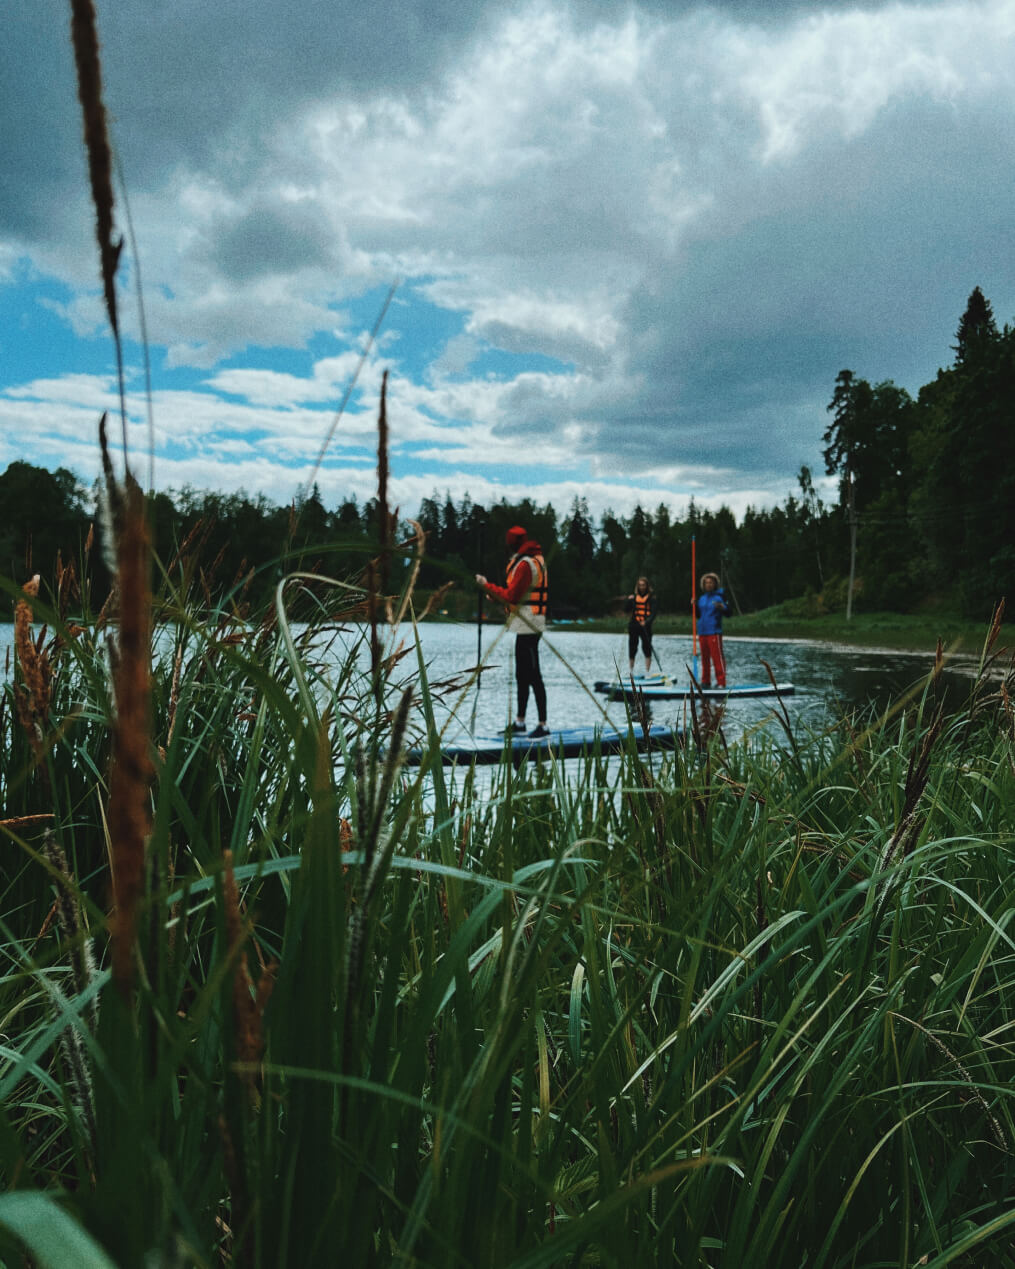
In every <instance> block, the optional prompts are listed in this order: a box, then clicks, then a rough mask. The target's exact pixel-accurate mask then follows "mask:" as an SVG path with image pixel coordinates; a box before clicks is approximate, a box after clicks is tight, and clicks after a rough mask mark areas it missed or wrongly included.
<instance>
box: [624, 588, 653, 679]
mask: <svg viewBox="0 0 1015 1269" xmlns="http://www.w3.org/2000/svg"><path fill="white" fill-rule="evenodd" d="M656 606H657V605H656V597H655V592H654V591H653V590H652V587H651V586H650V584H649V580H648V578H647V577H639V578H638V580H637V582H636V583H635V587H634V592H633V593H632V594H630V595H628V597H627V600H626V602H625V604H624V611H625V612H629V613H630V614H631V620H630V621H629V622H628V623H627V657H628V660H629V661H630V663H631V674H632V676H633V675H634V658H635V656H636V655H637V652H638V644H639V643H640V644H641V650H642V652H644V653H645V673H646V674H651V673H652V623H653V622H654V621H655V619H656Z"/></svg>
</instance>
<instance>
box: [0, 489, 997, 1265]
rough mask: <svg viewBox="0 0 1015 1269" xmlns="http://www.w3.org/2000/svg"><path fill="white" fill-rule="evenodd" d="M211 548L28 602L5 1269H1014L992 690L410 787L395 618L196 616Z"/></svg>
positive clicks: (425, 694) (3, 747)
mask: <svg viewBox="0 0 1015 1269" xmlns="http://www.w3.org/2000/svg"><path fill="white" fill-rule="evenodd" d="M133 496H134V495H129V496H127V497H125V501H124V503H123V506H122V508H121V513H120V514H122V515H123V516H124V517H125V519H124V524H126V523H128V522H129V523H130V524H131V526H132V527H131V530H130V540H131V541H133V542H139V543H141V544H142V545H141V548H140V549H141V550H142V552H143V550H144V547H143V543H144V541H145V537H144V533H143V531H142V530H143V524H142V525H140V526H139V525H138V524H137V523H136V522H134V521H130V519H129V517H130V516H131V515H132V514H134V513H133V512H132V511H131V510H130V507H131V499H132V498H133ZM135 509H136V508H135ZM114 519H115V517H114ZM114 532H115V530H114ZM197 549H198V548H197V547H193V546H187V544H184V548H183V549H182V550H181V553H180V555H179V556H178V557H177V559H176V560H175V561H172V562H171V567H170V568H167V569H166V570H165V572H164V573H163V577H164V581H163V583H162V584H161V585H160V586H159V587H158V588H157V590H156V593H155V595H154V597H152V596H151V595H150V593H149V592H148V590H147V583H146V579H147V571H146V568H145V565H144V561H143V559H142V560H141V561H140V562H139V561H137V560H135V561H131V560H130V559H129V558H121V559H120V561H119V565H118V568H119V577H120V588H119V589H120V594H119V598H118V601H117V602H116V603H115V604H113V605H112V606H110V607H107V608H106V609H105V610H104V612H103V613H102V614H101V616H93V615H90V614H89V613H88V612H82V613H77V614H76V616H77V618H78V620H77V622H76V625H75V630H74V633H71V627H70V625H69V624H68V622H67V621H66V620H61V617H60V613H59V610H58V606H57V605H56V604H55V603H54V601H53V599H52V598H51V599H49V600H47V599H46V598H45V597H43V596H39V595H35V594H31V595H27V596H24V597H22V598H21V599H20V601H19V605H18V610H19V615H18V625H17V627H16V631H17V639H16V648H17V652H16V658H17V659H16V664H15V667H14V669H15V674H14V678H13V681H12V682H8V684H7V686H6V689H5V708H4V712H3V715H2V724H0V725H2V727H3V735H2V736H0V741H2V744H0V789H2V793H3V799H4V800H3V806H4V825H3V827H4V829H5V836H6V847H5V850H6V854H7V863H6V865H5V868H4V878H5V880H4V883H3V886H4V890H3V901H2V911H3V914H4V915H3V924H2V938H3V943H2V948H0V952H2V960H0V1032H2V1034H3V1036H4V1044H3V1047H2V1049H0V1099H2V1101H0V1111H2V1117H0V1128H2V1130H0V1172H2V1176H3V1181H4V1185H5V1188H6V1190H7V1191H8V1192H7V1193H6V1194H5V1195H4V1196H3V1197H2V1198H0V1231H2V1233H0V1256H2V1258H3V1262H4V1263H6V1264H17V1263H20V1257H21V1256H22V1255H23V1249H24V1248H26V1247H27V1248H28V1249H30V1254H31V1256H32V1257H33V1258H34V1263H40V1264H46V1263H50V1264H67V1263H71V1262H72V1261H71V1260H70V1259H68V1256H70V1255H71V1252H72V1249H74V1248H81V1247H87V1248H88V1252H89V1255H90V1256H91V1259H90V1260H81V1261H75V1263H91V1264H95V1265H118V1266H142V1265H150V1264H165V1265H171V1264H172V1265H175V1264H194V1265H207V1266H213V1265H222V1264H236V1265H250V1266H268V1265H271V1266H275V1265H281V1264H289V1265H301V1266H313V1265H321V1266H326V1265H332V1264H334V1263H335V1262H336V1259H337V1258H338V1257H339V1256H342V1257H343V1258H345V1259H346V1260H348V1262H349V1263H352V1264H357V1265H370V1264H376V1265H385V1264H399V1263H404V1264H419V1265H433V1266H438V1265H439V1266H446V1265H456V1264H457V1265H463V1266H504V1265H517V1266H537V1265H550V1264H562V1265H571V1264H575V1265H577V1264H603V1265H630V1264H634V1263H638V1264H661V1265H662V1264H666V1265H681V1266H699V1265H708V1266H713V1267H715V1269H719V1267H726V1269H732V1267H733V1266H737V1267H739V1266H743V1265H745V1264H747V1265H752V1266H755V1265H756V1266H785V1267H786V1269H798V1266H801V1265H808V1266H811V1265H813V1266H829V1267H831V1266H843V1267H844V1266H847V1265H848V1266H859V1265H867V1266H874V1265H907V1266H917V1265H945V1264H956V1265H969V1266H972V1265H982V1264H984V1263H986V1262H987V1261H988V1260H989V1262H990V1263H991V1264H997V1265H1015V1233H1013V1232H1012V1231H1011V1229H1010V1222H1012V1221H1013V1220H1015V1199H1013V1197H1012V1184H1013V1181H1015V1167H1013V1163H1015V1155H1013V1149H1015V1116H1013V1105H1012V1096H1011V1087H1012V1083H1013V1079H1015V1052H1013V1047H1012V1023H1013V1016H1012V1005H1011V1000H1012V999H1013V997H1012V995H1011V994H1010V992H1011V989H1012V986H1013V982H1012V979H1013V973H1015V957H1013V946H1012V941H1011V934H1010V931H1011V916H1012V912H1013V910H1015V905H1013V901H1012V896H1013V893H1015V884H1013V880H1015V854H1013V840H1012V831H1011V826H1012V823H1013V812H1015V721H1013V710H1012V706H1011V701H1010V698H1009V696H1008V685H1007V681H1006V680H1004V679H1003V677H1002V678H1001V679H998V678H997V677H996V676H995V677H988V676H987V675H986V673H985V674H984V675H983V676H982V677H981V679H980V681H979V682H978V683H977V684H976V686H975V687H974V689H973V691H972V694H971V696H970V700H969V703H968V707H967V708H966V709H965V710H963V711H961V712H960V713H958V714H954V715H952V716H948V717H945V716H943V715H942V714H941V713H940V711H939V710H938V709H937V708H936V705H935V701H934V685H933V683H934V678H933V672H931V674H930V676H929V678H928V686H927V690H926V692H925V694H924V695H923V697H921V698H918V699H916V700H914V701H911V702H909V703H908V704H907V705H906V706H905V707H904V708H900V709H899V710H898V711H897V712H896V713H895V714H893V716H892V717H891V718H890V719H884V720H880V721H876V722H874V723H869V724H868V725H866V726H863V727H861V726H860V725H859V724H858V723H857V722H856V720H849V721H844V722H843V724H842V725H841V726H840V727H838V728H836V729H833V730H832V731H830V732H828V733H826V734H823V735H820V736H815V737H799V736H792V735H790V734H788V733H786V732H785V731H784V730H780V729H779V726H778V723H777V722H776V723H775V724H774V725H773V728H772V729H769V730H768V731H766V732H763V733H760V734H758V735H756V736H755V737H754V738H753V739H751V740H749V741H742V742H739V743H737V744H733V745H727V744H726V743H725V742H724V739H723V735H722V731H721V730H715V731H713V733H712V734H711V736H709V735H707V734H705V729H699V744H698V745H694V744H690V745H688V746H686V747H685V748H684V749H683V750H681V751H678V752H677V753H675V754H667V755H659V754H651V753H650V754H648V755H639V754H637V753H634V752H632V753H630V754H626V755H623V756H622V757H621V758H620V759H619V760H617V759H613V760H609V761H606V760H599V759H596V758H595V757H589V758H588V759H587V760H583V761H580V762H572V763H569V764H567V765H566V766H559V765H553V764H549V765H547V764H543V765H539V766H533V767H532V768H529V769H522V770H515V769H514V768H513V767H512V766H511V765H510V763H506V764H505V765H503V766H502V767H500V768H497V769H496V770H495V771H494V773H493V775H492V776H488V775H484V776H483V777H482V781H481V778H480V776H478V775H477V774H476V773H475V772H473V771H466V770H456V771H453V772H451V773H448V772H447V771H446V770H445V769H442V768H441V766H440V764H439V762H438V761H433V762H430V763H429V764H428V763H426V762H424V764H423V766H422V767H421V768H420V769H419V770H418V771H417V770H415V769H413V770H412V771H411V774H410V771H409V769H407V768H406V769H403V768H400V766H399V761H398V758H399V754H400V751H401V749H402V747H403V745H404V743H405V735H406V732H407V730H410V731H414V732H415V734H416V735H417V736H418V737H420V738H421V739H422V742H423V744H424V745H427V746H429V747H430V748H431V750H432V752H433V753H434V754H436V752H437V750H438V748H439V743H440V739H439V736H438V734H437V732H436V727H435V724H434V722H433V702H432V699H431V695H430V690H429V688H428V685H427V680H426V675H425V671H424V669H423V663H422V657H421V656H418V654H417V652H416V651H415V650H414V646H413V645H414V634H413V627H412V626H411V624H407V623H406V621H405V620H403V621H402V622H401V623H400V624H397V623H396V624H392V625H389V624H388V623H387V622H386V621H385V620H384V619H383V617H380V618H379V617H378V613H383V612H384V611H385V610H389V611H390V612H391V614H392V615H393V616H394V617H397V616H398V615H399V613H402V614H403V615H411V611H412V608H411V594H409V593H408V590H407V591H406V592H405V593H403V594H402V595H401V596H397V597H396V596H392V597H391V598H390V602H388V603H385V602H383V600H378V599H377V597H375V598H374V599H373V600H371V599H370V596H369V595H368V594H367V591H366V589H364V586H363V585H361V584H360V582H358V581H357V580H356V579H357V577H359V578H370V577H373V576H375V575H377V574H378V573H379V565H378V564H377V562H376V561H375V562H374V564H372V565H369V566H368V567H366V568H363V567H362V566H360V565H357V566H356V572H355V573H354V574H351V575H350V576H349V577H348V579H347V580H344V581H339V580H337V579H336V580H335V581H334V582H332V583H328V582H327V581H325V580H323V577H324V575H323V574H322V575H316V576H315V577H313V578H302V579H301V578H300V577H291V578H290V579H289V580H282V581H280V583H279V585H278V590H277V596H276V601H275V603H274V604H273V605H271V606H270V607H268V608H266V609H265V610H264V611H262V612H242V610H241V606H240V603H239V600H240V597H241V591H242V586H238V588H237V590H236V591H235V592H234V594H233V596H232V597H231V599H230V600H228V601H227V603H226V604H225V605H224V606H223V607H222V608H221V609H219V610H216V611H211V612H209V611H208V609H207V605H206V603H205V596H204V589H203V588H202V587H201V585H200V584H199V579H200V575H201V569H200V565H199V562H198V560H197V559H196V558H195V555H194V551H196V550H197ZM413 549H414V550H416V551H417V552H418V551H419V550H420V549H422V544H421V542H420V541H417V542H416V543H414V546H413ZM336 562H337V561H336ZM347 562H348V561H347ZM160 571H161V570H159V569H156V570H155V572H156V575H158V574H159V573H160ZM334 571H335V572H336V574H337V573H339V572H340V570H339V569H337V568H336V569H335V570H334ZM402 572H403V573H404V575H406V576H407V577H410V578H411V575H412V569H406V570H402ZM130 578H133V579H134V580H133V582H130V581H129V579H130ZM406 585H407V587H408V586H409V585H410V582H407V583H406ZM132 588H133V590H132ZM132 593H133V599H132V598H131V594H132ZM128 602H136V603H138V604H139V605H140V609H139V611H140V612H141V614H142V615H141V616H140V617H139V618H138V619H137V620H135V621H134V622H133V623H132V622H131V621H130V620H129V619H128V618H127V615H126V612H125V606H126V604H127V603H128ZM298 603H302V604H303V605H304V606H303V608H302V610H301V611H302V613H303V617H304V619H303V620H301V621H300V622H298V623H296V622H294V621H293V620H291V617H290V613H291V611H292V610H293V605H295V604H298ZM145 611H147V612H148V613H149V615H150V618H151V620H147V619H146V618H145V617H144V615H143V614H144V612H145ZM365 612H373V614H374V621H373V625H372V626H371V625H370V624H365V625H363V624H358V620H355V621H354V620H353V619H354V618H356V619H358V618H359V617H361V616H362V614H363V613H365ZM315 613H316V614H317V615H316V616H314V614H315ZM110 616H117V620H116V621H115V622H112V623H111V624H110V623H109V621H108V618H109V617H110ZM43 621H45V622H47V623H48V624H47V626H46V628H45V629H44V628H43V627H42V625H41V623H42V622H43ZM111 632H112V633H111ZM993 636H994V638H995V639H996V638H997V630H996V629H995V631H994V632H993ZM407 666H409V667H410V668H406V667H407ZM43 667H44V670H43ZM929 669H930V670H931V671H933V667H929ZM40 681H42V682H44V683H45V689H44V691H43V689H42V688H41V687H40V686H39V683H40ZM43 701H44V704H45V708H44V709H43V708H42V704H43ZM26 702H27V703H26ZM117 799H120V801H121V805H120V807H119V809H118V807H117ZM124 878H126V879H127V880H126V881H125V880H124ZM74 1254H76V1253H74ZM985 1258H986V1259H985Z"/></svg>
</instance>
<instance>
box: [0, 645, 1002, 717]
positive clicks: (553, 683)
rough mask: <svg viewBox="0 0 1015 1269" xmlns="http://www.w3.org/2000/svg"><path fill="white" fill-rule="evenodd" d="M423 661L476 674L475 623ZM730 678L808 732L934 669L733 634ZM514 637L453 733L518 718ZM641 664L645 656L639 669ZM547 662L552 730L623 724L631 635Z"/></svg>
mask: <svg viewBox="0 0 1015 1269" xmlns="http://www.w3.org/2000/svg"><path fill="white" fill-rule="evenodd" d="M419 632H420V641H421V646H422V649H423V656H424V660H425V661H426V663H427V666H428V675H429V679H430V681H431V683H440V682H442V681H445V680H458V681H459V682H462V681H464V680H466V679H468V677H469V675H468V673H467V671H469V669H470V668H472V667H474V666H475V665H476V663H477V653H478V641H477V629H476V627H475V626H474V625H464V624H463V625H455V624H444V623H441V624H436V623H424V624H423V625H421V626H420V627H419ZM343 637H344V638H345V639H347V640H348V642H349V644H350V645H359V655H360V659H361V660H362V661H363V663H364V664H365V663H366V660H367V652H366V646H365V643H364V640H363V636H362V632H361V631H360V630H350V631H349V632H348V634H347V635H346V636H340V640H341V638H343ZM12 638H13V628H12V627H11V626H6V627H3V628H2V629H0V654H2V653H3V652H4V649H3V647H2V645H3V644H4V643H7V644H10V643H11V641H12ZM412 640H413V630H412V627H411V626H403V627H401V628H400V630H399V631H398V634H397V636H396V637H395V641H394V644H390V643H389V645H388V649H387V650H388V651H391V650H392V649H393V646H397V643H398V642H399V641H402V642H403V643H404V644H405V645H406V646H407V647H409V648H410V652H409V655H408V656H407V657H406V658H405V659H404V660H403V661H402V662H401V665H400V669H399V670H398V671H396V673H395V676H394V677H395V679H398V678H400V677H401V678H404V677H406V676H407V675H409V674H412V672H413V671H414V668H415V663H416V662H415V656H414V654H413V653H412V651H411V648H412ZM654 642H655V651H656V653H657V656H658V661H659V666H660V667H661V668H662V670H663V671H664V672H665V673H667V674H669V675H672V676H673V677H674V678H677V679H679V680H681V681H683V680H685V679H686V669H685V667H686V666H687V665H688V664H689V663H690V660H691V641H690V639H689V638H688V637H686V636H681V635H661V636H657V637H656V639H655V641H654ZM725 648H726V659H727V678H728V682H729V683H730V684H731V685H733V684H736V683H758V682H767V681H768V675H767V672H766V670H765V667H764V665H763V662H765V661H767V662H768V664H769V665H770V666H771V667H772V672H773V674H774V675H775V678H776V681H777V682H779V683H792V684H793V685H794V688H795V691H794V694H793V695H792V696H787V697H785V698H784V702H783V703H784V704H785V707H786V710H787V712H788V714H789V717H790V721H791V724H792V725H793V727H794V730H796V729H797V727H799V728H800V731H801V733H803V732H806V731H807V730H810V729H820V728H822V727H824V726H825V725H826V724H827V723H828V722H830V721H831V720H832V718H833V717H835V716H837V715H838V714H840V713H841V711H842V709H844V708H845V709H850V708H866V707H868V706H870V705H871V704H874V705H876V706H879V707H881V708H884V707H886V706H887V705H888V704H889V703H890V702H892V701H894V700H896V699H898V697H899V696H900V695H902V694H903V693H905V692H907V691H909V690H911V689H913V688H914V687H915V686H917V685H919V684H921V683H922V681H923V680H925V678H926V676H927V674H928V673H929V671H930V670H931V668H932V665H933V657H932V656H930V655H929V654H926V653H920V654H916V653H907V652H897V651H885V650H879V649H866V648H846V647H841V646H838V645H834V644H827V643H814V642H809V641H802V640H800V641H798V640H786V639H740V638H736V637H729V636H727V638H726V640H725ZM513 658H514V636H513V635H508V634H505V633H504V630H503V627H500V626H487V627H485V628H484V629H483V634H482V661H483V664H484V666H485V667H486V669H485V670H484V673H483V675H482V682H481V685H480V687H479V688H478V689H477V688H476V686H475V683H473V684H472V685H471V686H469V687H467V688H465V689H464V690H463V689H461V688H458V689H454V688H445V689H441V690H440V691H439V692H438V694H437V696H438V699H437V701H436V712H437V716H438V721H439V722H440V724H441V726H442V729H445V726H444V725H445V724H446V725H447V726H446V729H445V734H446V735H448V736H451V735H453V734H454V733H455V732H458V731H462V730H465V731H471V732H473V733H474V734H476V735H484V736H488V735H494V734H496V733H497V732H498V731H500V729H501V728H503V727H504V725H505V723H506V722H507V721H508V719H509V718H511V717H513V715H514V705H515V685H514V659H513ZM976 660H977V659H976V658H975V657H971V656H964V657H962V658H961V659H960V658H956V659H955V660H953V661H951V662H949V663H948V666H947V668H946V670H945V672H944V675H943V680H944V687H945V693H946V697H947V698H948V700H949V701H950V703H953V704H955V705H958V704H960V703H961V702H962V701H963V700H964V699H965V697H966V695H967V694H968V691H969V688H970V685H971V682H972V675H973V673H974V671H975V667H976ZM642 664H643V663H642V661H641V658H640V657H639V661H638V665H639V666H641V665H642ZM540 665H541V668H542V673H543V679H544V681H545V683H546V690H547V697H548V702H549V722H550V725H551V726H552V727H583V726H590V725H595V724H602V723H604V722H607V721H608V722H611V723H614V724H617V725H622V724H623V723H624V722H625V721H626V718H627V710H626V708H625V705H624V703H623V702H614V703H611V702H608V701H607V700H606V698H605V697H604V696H601V695H599V694H597V693H595V692H593V691H592V685H593V683H594V682H595V681H596V680H597V679H614V678H616V677H618V674H625V673H626V672H627V636H626V634H598V633H592V632H589V631H583V630H581V629H580V627H577V626H576V627H568V626H564V627H555V628H554V629H552V630H550V631H548V632H547V633H546V634H545V635H544V636H543V639H542V641H541V643H540ZM773 704H774V702H773V701H772V700H771V699H770V698H769V699H765V698H760V699H754V700H751V699H747V700H738V701H732V702H730V703H728V704H727V707H726V714H725V718H724V730H725V731H726V734H727V736H728V737H729V738H730V739H732V738H733V737H734V736H736V735H738V734H742V733H743V732H745V731H749V730H752V729H753V728H754V727H756V726H759V725H764V723H765V721H766V720H768V719H771V717H772V708H773ZM687 709H688V706H687V704H686V702H683V701H656V702H654V703H653V710H652V720H653V722H657V723H665V724H668V725H673V724H678V725H683V723H684V722H685V720H686V718H687ZM527 721H528V722H529V724H530V725H531V726H534V725H535V723H536V713H535V703H534V702H533V701H531V700H530V702H529V713H528V719H527Z"/></svg>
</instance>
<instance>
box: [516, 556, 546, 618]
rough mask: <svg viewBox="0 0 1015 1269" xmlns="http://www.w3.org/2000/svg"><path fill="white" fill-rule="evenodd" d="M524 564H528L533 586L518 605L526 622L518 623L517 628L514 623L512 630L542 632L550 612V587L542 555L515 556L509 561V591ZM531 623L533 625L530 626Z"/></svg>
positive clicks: (518, 610)
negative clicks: (516, 574)
mask: <svg viewBox="0 0 1015 1269" xmlns="http://www.w3.org/2000/svg"><path fill="white" fill-rule="evenodd" d="M522 564H528V566H529V572H530V575H531V578H532V584H531V586H530V587H529V593H528V594H527V595H526V597H525V598H524V599H523V600H522V602H521V603H520V604H519V605H518V609H517V612H518V614H519V616H521V617H523V618H526V619H527V620H526V621H521V622H519V623H518V625H517V627H516V626H515V623H514V622H512V623H511V625H510V627H509V628H511V629H522V628H523V627H525V628H526V629H531V628H532V627H535V629H536V630H542V629H543V628H544V627H545V626H546V617H547V613H548V611H549V587H548V586H547V578H546V564H545V563H544V562H543V557H542V556H541V555H514V556H512V557H511V559H510V560H509V561H508V566H507V584H508V589H510V587H511V582H512V580H513V579H514V575H515V573H516V572H517V571H518V569H519V567H520V566H521V565H522ZM529 623H531V625H529Z"/></svg>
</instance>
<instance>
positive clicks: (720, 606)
mask: <svg viewBox="0 0 1015 1269" xmlns="http://www.w3.org/2000/svg"><path fill="white" fill-rule="evenodd" d="M699 585H700V586H701V594H700V595H699V596H698V599H697V606H698V642H699V643H700V644H701V686H702V687H711V686H712V670H713V668H714V669H715V682H716V687H725V686H726V657H725V655H724V653H723V646H722V619H723V617H728V616H729V614H730V607H729V604H727V602H726V597H725V595H723V591H722V587H721V586H720V585H719V578H718V576H717V575H716V574H715V573H702V575H701V581H700V583H699Z"/></svg>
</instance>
